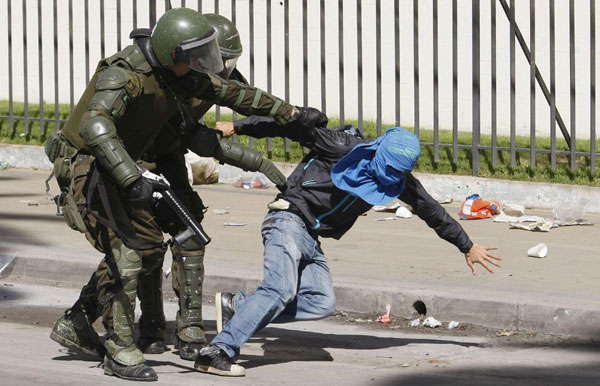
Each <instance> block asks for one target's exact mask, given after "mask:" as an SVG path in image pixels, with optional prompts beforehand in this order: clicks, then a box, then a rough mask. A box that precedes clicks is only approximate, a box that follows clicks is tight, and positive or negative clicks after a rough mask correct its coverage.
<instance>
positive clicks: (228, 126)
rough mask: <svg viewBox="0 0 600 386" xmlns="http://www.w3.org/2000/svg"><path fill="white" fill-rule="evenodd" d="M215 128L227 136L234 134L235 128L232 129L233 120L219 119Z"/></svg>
mask: <svg viewBox="0 0 600 386" xmlns="http://www.w3.org/2000/svg"><path fill="white" fill-rule="evenodd" d="M215 130H219V131H220V132H222V133H223V137H225V138H229V137H231V136H232V135H234V134H235V130H234V129H233V122H224V121H219V122H217V123H216V125H215Z"/></svg>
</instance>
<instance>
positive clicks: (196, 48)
mask: <svg viewBox="0 0 600 386" xmlns="http://www.w3.org/2000/svg"><path fill="white" fill-rule="evenodd" d="M179 47H180V48H181V53H182V56H183V62H184V63H185V64H187V65H188V66H190V68H191V69H192V70H194V71H198V72H208V73H213V74H217V73H219V72H221V71H222V70H223V61H222V59H221V54H220V52H219V43H218V42H217V33H216V32H213V33H212V34H211V35H209V36H208V37H201V38H195V39H190V40H186V41H184V42H181V44H180V45H179Z"/></svg>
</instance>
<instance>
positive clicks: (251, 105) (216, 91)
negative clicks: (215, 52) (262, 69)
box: [194, 73, 294, 124]
mask: <svg viewBox="0 0 600 386" xmlns="http://www.w3.org/2000/svg"><path fill="white" fill-rule="evenodd" d="M194 75H195V76H199V77H203V79H201V80H200V81H199V82H198V84H199V85H200V86H199V89H198V90H197V92H196V95H194V96H195V97H197V98H199V99H202V100H206V101H211V102H214V103H216V104H218V105H220V106H226V107H229V108H231V109H232V110H234V111H236V112H238V113H240V114H244V115H247V116H249V115H261V116H269V117H272V118H273V119H274V120H275V121H276V122H277V123H279V124H284V123H287V122H288V121H289V120H290V119H291V118H292V116H293V115H294V106H292V105H291V104H289V103H287V102H285V101H283V100H282V99H280V98H277V97H276V96H274V95H272V94H270V93H268V92H266V91H263V90H261V89H258V88H255V87H252V86H250V85H248V84H244V83H241V82H238V81H235V80H224V79H221V78H220V77H218V76H217V75H213V74H200V73H198V74H197V75H196V74H194Z"/></svg>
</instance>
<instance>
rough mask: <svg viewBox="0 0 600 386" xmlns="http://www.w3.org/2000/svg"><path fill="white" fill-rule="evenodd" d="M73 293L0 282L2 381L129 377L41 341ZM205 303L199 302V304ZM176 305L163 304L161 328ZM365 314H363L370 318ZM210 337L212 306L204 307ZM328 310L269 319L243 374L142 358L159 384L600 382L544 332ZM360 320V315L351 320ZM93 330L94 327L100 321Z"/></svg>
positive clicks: (170, 358) (598, 361)
mask: <svg viewBox="0 0 600 386" xmlns="http://www.w3.org/2000/svg"><path fill="white" fill-rule="evenodd" d="M76 297H77V291H75V290H71V289H63V288H55V287H44V286H32V285H26V284H22V283H18V282H7V281H6V280H4V281H0V341H1V342H2V344H0V358H2V359H1V360H0V384H2V385H33V384H36V385H40V384H42V385H71V384H72V385H75V384H76V385H101V384H129V385H131V384H132V383H131V382H129V381H123V380H120V379H117V378H114V377H108V376H105V375H104V374H103V370H102V368H101V365H100V361H99V360H98V359H96V358H93V357H89V356H85V355H81V354H77V353H73V352H69V350H67V349H65V348H63V347H61V346H60V345H58V344H57V343H55V342H53V341H51V340H50V339H49V338H48V335H49V333H50V329H51V326H52V323H53V322H54V321H55V320H56V319H57V318H58V317H59V315H60V314H61V312H62V311H63V310H64V309H65V308H66V307H68V305H70V304H71V303H72V302H73V301H74V300H75V299H76ZM206 303H208V302H205V304H206ZM175 310H176V305H175V304H174V303H172V302H167V304H166V314H167V319H168V320H169V321H170V322H169V329H172V328H173V321H172V320H173V319H174V318H173V316H174V314H175ZM368 317H369V316H368V315H367V316H364V318H362V320H364V319H366V318H368ZM205 319H206V328H207V332H208V336H209V339H210V338H211V337H212V336H213V335H214V330H215V323H214V308H213V307H212V306H211V305H210V304H207V306H206V307H205ZM356 320H357V317H355V316H353V315H349V316H342V317H340V316H333V317H330V318H328V319H326V320H323V321H316V322H298V323H292V324H286V325H272V326H269V327H267V328H266V329H265V330H263V331H262V332H260V333H259V334H258V335H257V336H256V337H255V338H253V339H252V340H251V341H250V342H249V343H248V344H247V345H246V346H244V347H243V349H242V355H241V357H240V360H239V362H240V364H242V365H243V366H245V367H246V369H247V375H246V377H245V378H235V379H233V378H223V377H217V376H211V375H206V374H200V373H197V372H195V371H194V370H193V367H192V363H191V362H186V361H183V360H181V359H179V357H178V356H177V355H176V351H173V348H172V346H171V347H170V348H171V351H169V352H166V353H164V354H161V355H148V356H147V361H148V363H149V364H150V365H151V366H153V367H154V368H155V369H156V371H157V372H158V375H159V381H158V382H157V384H164V385H180V386H181V385H198V384H202V385H344V386H348V385H403V384H406V385H434V384H439V385H442V384H443V385H455V384H476V385H484V384H485V385H553V384H556V385H570V384H573V385H583V384H585V385H590V384H598V383H599V382H600V366H599V365H600V356H599V355H598V354H599V351H600V349H599V347H598V346H597V345H594V344H591V343H589V342H585V341H575V340H571V339H566V338H558V337H554V336H548V335H546V336H542V335H531V336H529V335H514V336H510V337H507V336H504V337H498V336H496V334H495V332H494V331H488V330H485V329H478V328H476V327H472V326H469V327H468V328H466V329H465V330H446V329H445V328H438V329H435V330H415V329H410V328H406V327H404V321H396V323H394V324H393V325H392V326H384V325H381V324H376V323H369V322H357V321H356ZM359 320H361V319H359ZM98 328H99V329H101V326H98Z"/></svg>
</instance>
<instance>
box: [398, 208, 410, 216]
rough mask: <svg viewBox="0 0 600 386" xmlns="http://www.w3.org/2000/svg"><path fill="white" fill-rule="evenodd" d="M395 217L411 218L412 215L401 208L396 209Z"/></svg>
mask: <svg viewBox="0 0 600 386" xmlns="http://www.w3.org/2000/svg"><path fill="white" fill-rule="evenodd" d="M396 217H401V218H411V217H412V213H411V211H410V210H408V208H407V207H405V206H401V207H399V208H398V209H396Z"/></svg>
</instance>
